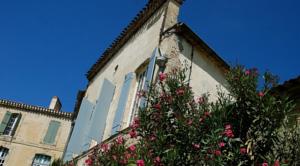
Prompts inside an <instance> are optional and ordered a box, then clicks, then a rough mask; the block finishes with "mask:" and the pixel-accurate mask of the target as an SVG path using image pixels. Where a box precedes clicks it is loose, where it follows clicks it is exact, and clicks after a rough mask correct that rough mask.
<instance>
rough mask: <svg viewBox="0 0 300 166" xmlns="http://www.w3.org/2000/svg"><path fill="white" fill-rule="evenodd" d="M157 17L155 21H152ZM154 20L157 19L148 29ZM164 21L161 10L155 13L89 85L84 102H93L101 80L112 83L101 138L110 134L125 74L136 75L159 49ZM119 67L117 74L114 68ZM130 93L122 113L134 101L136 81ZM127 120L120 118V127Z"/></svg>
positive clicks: (128, 110)
mask: <svg viewBox="0 0 300 166" xmlns="http://www.w3.org/2000/svg"><path fill="white" fill-rule="evenodd" d="M157 17H159V18H158V19H155V18H157ZM153 20H157V21H156V22H155V23H153V25H152V26H151V27H149V24H152V22H153ZM162 20H163V10H160V12H158V13H157V14H155V15H153V16H152V18H151V19H150V20H149V21H148V22H147V23H146V24H145V25H144V26H143V27H142V28H141V29H140V30H139V31H138V32H137V34H136V35H135V36H134V37H132V38H131V39H130V40H129V41H128V42H127V43H126V44H125V46H123V48H122V49H121V50H120V51H119V52H118V53H117V54H116V55H114V57H113V58H112V59H111V60H110V61H109V62H108V63H107V64H106V65H105V66H104V67H103V68H102V70H101V71H100V72H99V73H98V74H97V75H96V76H95V78H94V79H93V80H92V81H91V82H90V84H89V86H88V88H87V90H86V97H87V99H88V100H89V101H90V102H92V103H95V102H96V100H97V98H98V94H100V93H101V92H99V91H100V89H101V86H102V82H103V80H104V78H106V79H108V80H110V81H111V82H112V83H113V84H115V86H116V89H115V94H114V97H113V101H112V103H111V106H110V110H109V114H108V117H107V120H106V129H105V131H104V137H103V139H107V138H108V137H109V136H110V131H111V128H112V123H113V119H114V116H115V111H116V109H117V105H118V99H119V96H120V92H121V88H122V84H123V81H124V78H125V75H126V74H127V73H129V72H135V70H136V69H137V68H139V66H140V65H141V64H143V63H144V62H145V61H147V59H148V58H150V56H151V54H152V52H153V50H154V49H155V47H157V46H158V41H159V34H160V29H161V25H162ZM117 65H118V69H117V71H115V67H116V66H117ZM133 82H134V83H133V84H132V87H131V89H132V90H131V91H130V94H129V98H128V99H129V101H128V104H127V105H126V112H125V113H124V114H126V115H128V114H129V113H130V111H131V110H130V107H131V103H132V102H131V101H132V100H133V99H134V88H135V83H136V80H134V81H133ZM127 118H128V116H126V117H125V118H123V124H124V125H123V128H124V127H127V126H126V125H127V123H126V122H127Z"/></svg>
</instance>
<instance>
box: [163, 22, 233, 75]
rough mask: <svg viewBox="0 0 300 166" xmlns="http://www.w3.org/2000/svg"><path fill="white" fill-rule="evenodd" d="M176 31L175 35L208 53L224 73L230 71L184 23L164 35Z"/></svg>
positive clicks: (178, 24) (176, 25)
mask: <svg viewBox="0 0 300 166" xmlns="http://www.w3.org/2000/svg"><path fill="white" fill-rule="evenodd" d="M172 29H175V33H177V34H178V35H181V36H183V37H184V38H185V39H186V40H187V41H188V42H190V43H191V44H192V45H193V46H195V47H198V48H199V49H200V50H203V51H205V52H206V53H208V58H209V59H210V60H212V61H213V62H215V63H216V64H217V66H219V67H220V68H221V69H222V70H223V71H228V70H229V69H230V66H229V65H228V64H227V63H226V62H225V61H224V60H223V59H222V58H221V57H220V56H219V55H218V54H217V53H216V52H215V51H214V50H213V49H211V48H210V47H209V46H208V45H207V44H206V43H205V42H204V41H203V40H202V39H201V38H200V37H199V36H198V35H197V34H196V33H194V32H193V31H192V30H191V28H189V27H188V26H187V25H186V24H184V23H177V24H175V25H174V26H173V27H171V28H169V29H167V30H166V31H165V32H164V33H167V32H168V31H170V30H172Z"/></svg>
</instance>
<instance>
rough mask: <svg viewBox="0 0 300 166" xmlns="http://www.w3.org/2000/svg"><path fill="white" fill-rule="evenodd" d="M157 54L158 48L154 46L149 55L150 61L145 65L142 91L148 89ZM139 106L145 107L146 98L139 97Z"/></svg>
mask: <svg viewBox="0 0 300 166" xmlns="http://www.w3.org/2000/svg"><path fill="white" fill-rule="evenodd" d="M157 56H159V50H158V48H155V49H154V51H153V53H152V55H151V57H150V62H149V64H148V66H147V73H146V81H145V84H144V87H143V90H144V91H148V90H149V86H150V85H151V83H152V79H153V74H154V70H155V62H156V57H157ZM140 107H146V99H145V98H141V104H140Z"/></svg>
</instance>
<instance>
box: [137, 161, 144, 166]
mask: <svg viewBox="0 0 300 166" xmlns="http://www.w3.org/2000/svg"><path fill="white" fill-rule="evenodd" d="M136 166H145V163H144V160H136Z"/></svg>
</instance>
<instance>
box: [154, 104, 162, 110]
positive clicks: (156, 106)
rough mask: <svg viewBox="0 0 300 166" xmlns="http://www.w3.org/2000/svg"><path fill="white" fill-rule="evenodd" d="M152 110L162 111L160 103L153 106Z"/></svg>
mask: <svg viewBox="0 0 300 166" xmlns="http://www.w3.org/2000/svg"><path fill="white" fill-rule="evenodd" d="M152 108H154V109H157V110H160V109H161V105H160V104H159V103H157V104H155V105H153V106H152Z"/></svg>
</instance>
